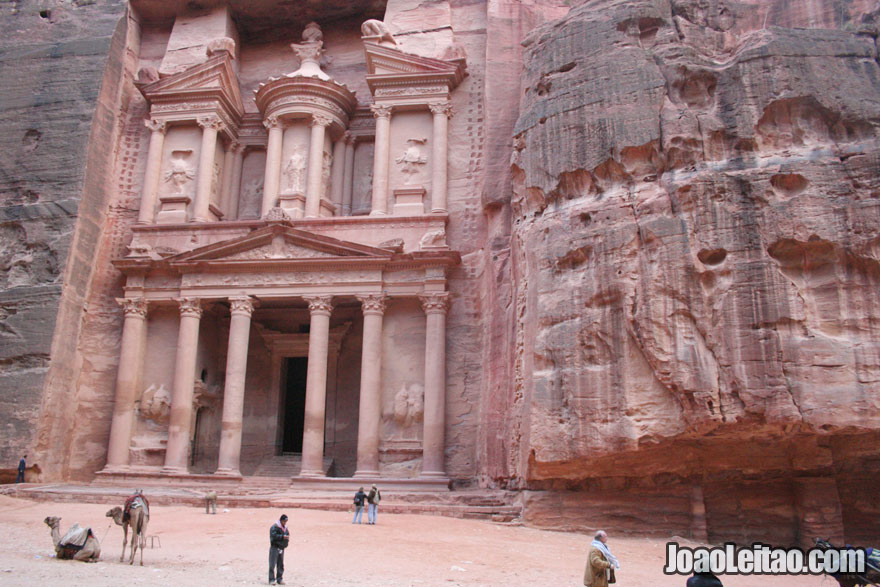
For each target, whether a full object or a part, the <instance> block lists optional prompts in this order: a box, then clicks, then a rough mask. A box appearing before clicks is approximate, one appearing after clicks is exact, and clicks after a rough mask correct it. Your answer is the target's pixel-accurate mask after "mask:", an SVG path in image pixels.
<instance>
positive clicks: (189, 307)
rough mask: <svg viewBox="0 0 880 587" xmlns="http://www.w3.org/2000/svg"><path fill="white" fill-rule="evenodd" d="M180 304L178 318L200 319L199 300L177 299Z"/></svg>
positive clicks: (200, 303)
mask: <svg viewBox="0 0 880 587" xmlns="http://www.w3.org/2000/svg"><path fill="white" fill-rule="evenodd" d="M177 303H178V304H180V317H181V318H183V317H184V316H190V317H193V318H201V317H202V300H200V299H199V298H177Z"/></svg>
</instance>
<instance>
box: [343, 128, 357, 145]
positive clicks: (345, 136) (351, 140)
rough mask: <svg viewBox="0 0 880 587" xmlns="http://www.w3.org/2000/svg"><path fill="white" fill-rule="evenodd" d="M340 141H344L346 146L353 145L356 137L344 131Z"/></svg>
mask: <svg viewBox="0 0 880 587" xmlns="http://www.w3.org/2000/svg"><path fill="white" fill-rule="evenodd" d="M342 140H343V141H345V144H346V145H353V144H354V142H355V141H356V140H357V137H355V136H354V135H353V134H352V133H351V132H350V131H345V133H344V134H343V135H342Z"/></svg>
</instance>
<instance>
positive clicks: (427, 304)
mask: <svg viewBox="0 0 880 587" xmlns="http://www.w3.org/2000/svg"><path fill="white" fill-rule="evenodd" d="M419 300H421V302H422V310H424V311H425V314H445V313H446V312H447V310H449V292H446V291H444V292H436V293H424V294H420V295H419Z"/></svg>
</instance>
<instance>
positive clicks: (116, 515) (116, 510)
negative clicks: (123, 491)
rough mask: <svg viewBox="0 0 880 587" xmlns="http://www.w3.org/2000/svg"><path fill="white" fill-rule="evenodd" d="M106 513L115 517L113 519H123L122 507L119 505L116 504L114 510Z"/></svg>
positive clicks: (109, 516)
mask: <svg viewBox="0 0 880 587" xmlns="http://www.w3.org/2000/svg"><path fill="white" fill-rule="evenodd" d="M106 515H107V517H108V518H113V519H116V518H119V519H122V508H121V507H119V506H116V507H115V508H113V509H112V510H110V511H108V512H107V514H106Z"/></svg>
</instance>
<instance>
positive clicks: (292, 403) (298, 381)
mask: <svg viewBox="0 0 880 587" xmlns="http://www.w3.org/2000/svg"><path fill="white" fill-rule="evenodd" d="M308 364H309V359H308V357H287V358H285V359H284V367H285V368H284V372H285V378H284V408H283V410H282V414H283V419H284V420H283V422H282V426H283V431H284V432H283V438H282V442H281V451H282V452H284V453H301V452H302V442H303V428H304V424H305V414H306V372H307V371H308Z"/></svg>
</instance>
